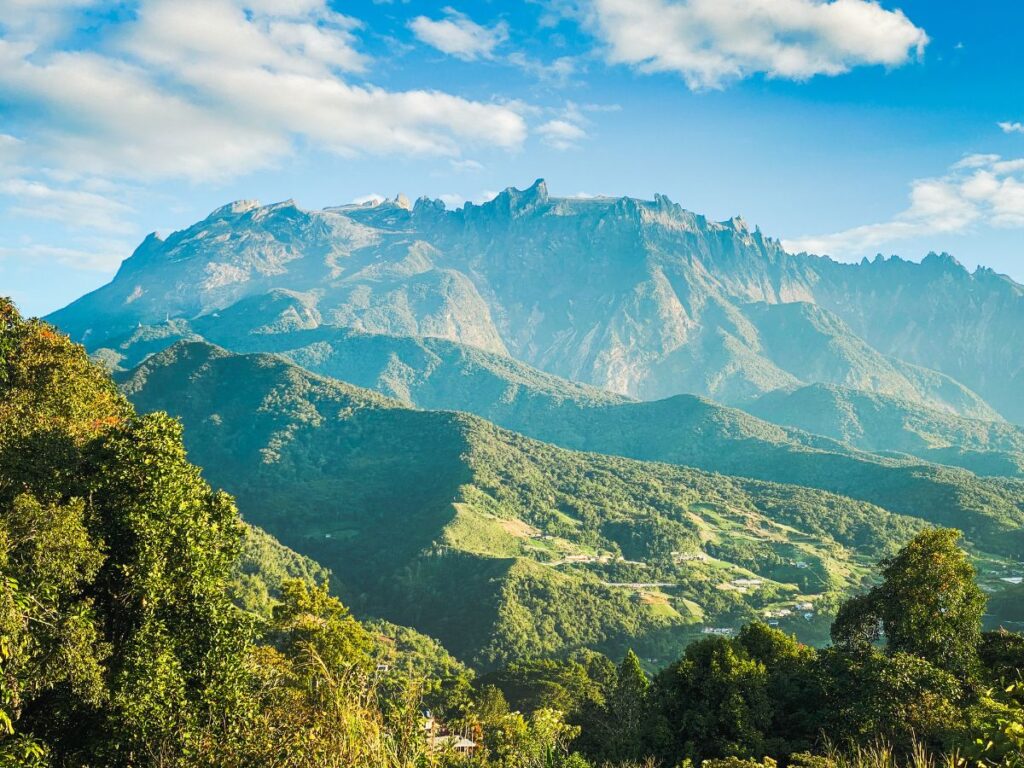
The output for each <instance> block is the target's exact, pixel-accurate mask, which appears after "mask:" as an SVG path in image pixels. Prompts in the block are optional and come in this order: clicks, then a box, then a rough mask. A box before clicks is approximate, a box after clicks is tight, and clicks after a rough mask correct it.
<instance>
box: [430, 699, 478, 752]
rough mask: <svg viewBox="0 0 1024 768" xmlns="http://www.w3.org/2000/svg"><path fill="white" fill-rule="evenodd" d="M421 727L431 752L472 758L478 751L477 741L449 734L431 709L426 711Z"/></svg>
mask: <svg viewBox="0 0 1024 768" xmlns="http://www.w3.org/2000/svg"><path fill="white" fill-rule="evenodd" d="M420 727H421V728H422V729H423V732H424V734H425V735H426V738H427V748H428V749H429V750H430V751H431V752H455V753H457V754H459V755H467V756H472V755H473V754H474V753H475V752H476V750H477V743H476V742H475V741H473V740H472V739H467V738H466V737H465V736H461V735H459V734H457V733H449V731H448V729H447V728H445V727H444V726H443V725H442V724H441V723H439V722H438V721H437V719H436V718H435V717H434V715H433V714H432V713H431V711H430V710H429V709H428V710H424V712H423V718H422V720H421V721H420Z"/></svg>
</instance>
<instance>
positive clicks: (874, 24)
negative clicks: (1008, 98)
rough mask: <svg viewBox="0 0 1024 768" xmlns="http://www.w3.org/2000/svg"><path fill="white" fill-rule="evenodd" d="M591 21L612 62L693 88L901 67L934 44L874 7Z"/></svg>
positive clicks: (617, 14) (602, 5)
mask: <svg viewBox="0 0 1024 768" xmlns="http://www.w3.org/2000/svg"><path fill="white" fill-rule="evenodd" d="M586 17H587V18H588V19H589V23H590V26H591V27H592V28H593V29H594V30H595V33H596V34H597V36H598V37H599V38H600V39H601V40H602V41H603V42H604V43H605V45H606V46H607V59H608V61H609V62H612V63H616V64H628V65H632V66H634V67H636V68H637V69H638V70H640V71H641V72H647V73H653V72H670V73H675V74H678V75H680V76H681V77H682V78H683V79H684V80H685V82H686V83H687V85H688V86H689V87H690V88H692V89H695V90H698V89H707V88H722V87H724V86H725V85H727V84H728V83H730V82H734V81H737V80H742V79H744V78H748V77H751V76H753V75H756V74H763V75H766V76H768V77H774V78H786V79H792V80H807V79H809V78H811V77H814V76H815V75H839V74H842V73H844V72H848V71H850V70H851V69H853V68H854V67H858V66H865V65H869V66H870V65H883V66H887V67H897V66H900V65H902V64H905V63H907V62H908V61H910V60H911V59H912V58H913V57H914V56H921V55H922V54H923V52H924V49H925V46H927V44H928V35H927V34H926V33H925V31H924V30H923V29H920V28H918V27H917V26H915V25H914V24H913V23H912V22H911V21H910V20H909V19H908V18H907V17H906V16H905V15H904V14H903V13H902V12H901V11H889V10H886V9H884V8H883V7H882V6H881V5H879V4H878V3H877V2H872V1H871V0H830V1H826V0H772V2H765V0H592V5H591V6H590V8H589V12H588V13H586Z"/></svg>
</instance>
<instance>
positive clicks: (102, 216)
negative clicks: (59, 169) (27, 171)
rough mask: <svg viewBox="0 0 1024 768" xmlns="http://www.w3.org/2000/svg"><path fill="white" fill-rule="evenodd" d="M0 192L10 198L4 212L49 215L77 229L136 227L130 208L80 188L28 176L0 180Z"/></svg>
mask: <svg viewBox="0 0 1024 768" xmlns="http://www.w3.org/2000/svg"><path fill="white" fill-rule="evenodd" d="M0 196H2V197H7V198H9V199H10V200H11V203H12V204H11V205H10V206H9V207H8V208H7V214H8V215H10V214H14V215H17V216H28V217H31V218H39V219H48V220H51V221H56V222H60V223H61V224H64V225H65V226H71V227H74V228H79V229H95V230H100V231H105V232H121V233H128V232H132V231H134V229H135V227H134V226H132V224H131V223H130V222H129V221H128V219H127V216H128V214H130V213H131V212H132V209H131V208H130V207H129V206H128V205H126V204H124V203H122V202H119V201H117V200H114V199H112V198H110V197H107V196H105V195H102V194H98V193H96V192H90V191H86V190H82V189H62V188H58V187H53V186H50V185H48V184H44V183H42V182H40V181H31V180H28V179H6V180H3V181H0Z"/></svg>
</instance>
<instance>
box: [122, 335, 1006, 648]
mask: <svg viewBox="0 0 1024 768" xmlns="http://www.w3.org/2000/svg"><path fill="white" fill-rule="evenodd" d="M118 378H119V380H120V384H121V387H122V389H123V390H124V391H125V392H126V394H127V395H128V396H129V398H130V399H131V400H132V401H133V403H134V404H135V405H136V407H138V408H139V409H140V410H143V411H148V410H167V411H169V412H170V413H172V414H173V415H177V416H179V417H180V418H181V419H182V421H183V422H184V424H185V427H186V429H185V434H186V436H187V437H186V440H187V443H188V447H189V450H190V455H191V456H192V457H193V459H194V460H196V461H198V462H199V463H201V464H202V465H203V466H205V467H206V471H207V473H208V474H209V476H210V478H211V480H212V481H214V482H216V483H218V484H221V485H223V486H224V487H225V488H226V489H227V490H229V491H230V492H232V493H233V494H235V495H236V497H237V499H238V501H239V505H240V507H241V508H242V509H245V510H246V514H247V516H248V518H249V520H250V521H251V522H253V523H255V524H257V525H260V526H261V527H264V528H266V529H267V530H268V531H269V532H270V533H272V534H274V535H275V536H277V537H278V538H279V539H280V540H281V541H282V542H284V543H285V544H286V545H287V546H290V547H292V548H293V549H295V550H296V551H298V552H301V553H303V554H304V555H307V556H310V557H312V558H314V559H315V560H317V561H318V562H320V563H322V564H324V565H325V566H327V567H329V568H330V569H331V570H332V571H333V572H334V574H335V575H336V576H337V577H338V579H339V581H340V583H341V584H342V585H343V589H344V590H345V591H344V592H343V594H344V596H345V598H346V599H347V601H349V602H351V603H352V604H353V605H354V606H356V607H357V608H358V609H360V610H362V611H365V612H367V613H369V614H374V615H379V616H381V617H383V618H386V619H388V620H391V621H396V622H398V623H402V624H408V625H411V626H414V627H416V628H417V629H419V630H421V631H424V632H427V633H428V634H431V635H434V636H436V637H438V638H439V639H440V640H442V642H444V643H445V645H446V647H448V648H450V649H451V650H452V651H453V652H454V653H455V654H456V655H458V656H461V657H465V658H473V659H475V660H476V661H477V662H478V663H481V664H483V665H484V666H487V665H491V664H495V663H499V662H501V661H504V660H508V659H510V658H514V657H515V656H517V655H521V654H524V653H526V654H536V653H541V652H543V653H560V652H566V651H568V650H571V649H573V648H578V647H584V646H586V647H594V648H598V649H604V650H614V651H621V650H623V649H624V648H625V646H626V645H636V646H637V647H638V648H643V649H644V650H645V651H646V652H647V653H648V654H649V655H654V656H658V655H662V654H663V653H664V652H665V650H666V648H678V647H679V645H681V644H683V643H685V642H686V641H687V640H689V639H690V638H692V637H693V636H694V634H695V633H696V632H699V628H700V626H702V625H706V624H711V623H714V622H726V623H731V622H734V621H735V620H736V619H737V617H740V616H745V615H750V614H751V612H753V611H762V610H771V609H775V608H774V607H775V606H778V607H784V606H791V605H793V604H795V602H796V601H797V600H798V599H805V596H806V595H808V594H811V595H818V596H822V597H820V599H821V601H822V603H821V605H822V607H824V606H826V605H827V604H828V603H829V601H830V600H831V598H829V597H828V595H831V594H834V593H842V592H846V591H848V590H850V589H852V588H854V587H855V586H856V585H857V584H858V583H859V582H860V579H861V578H862V576H863V575H864V573H865V572H864V571H863V569H862V568H863V564H864V563H865V558H873V557H877V556H878V555H879V554H881V553H884V552H886V551H888V550H890V549H891V548H892V547H893V546H895V545H896V544H898V543H899V542H900V541H902V540H904V539H905V538H906V537H907V536H909V535H910V533H911V532H913V531H914V530H916V529H917V527H919V525H920V522H919V521H918V520H915V519H913V518H911V517H909V516H905V515H897V514H893V513H892V512H889V511H886V510H883V509H881V508H880V507H878V506H875V505H872V504H869V503H865V502H859V501H854V500H852V499H849V498H846V497H842V496H838V495H835V494H830V493H826V492H822V491H818V490H812V489H807V488H802V487H798V486H786V485H778V484H773V483H766V482H763V481H757V480H747V479H740V478H735V477H728V476H725V475H719V474H709V473H706V472H701V471H698V470H694V469H689V468H684V467H677V466H670V465H667V464H660V463H653V462H639V461H634V460H628V459H623V458H616V457H612V456H603V455H598V454H590V453H580V452H575V451H569V450H565V449H561V448H557V447H555V446H552V445H548V444H545V443H541V442H537V441H535V440H531V439H529V438H526V437H523V436H520V435H517V434H515V433H513V432H509V431H506V430H504V429H501V428H498V427H496V426H494V425H492V424H490V423H488V422H486V421H484V420H482V419H480V418H477V417H475V416H471V415H468V414H461V413H453V412H446V411H419V410H412V409H409V408H406V407H403V406H402V405H401V404H400V403H398V402H397V401H394V400H391V399H387V398H384V397H382V396H380V395H378V394H376V393H372V392H369V391H366V390H363V389H359V388H356V387H352V386H350V385H346V384H343V383H340V382H337V381H334V380H332V379H328V378H324V377H321V376H317V375H315V374H312V373H310V372H308V371H305V370H303V369H301V368H298V367H296V366H294V365H291V364H289V363H287V362H286V361H284V360H282V359H281V358H278V357H275V356H271V355H265V354H252V355H233V354H230V353H228V352H226V351H224V350H222V349H219V348H217V347H214V346H211V345H208V344H203V343H198V342H182V343H179V344H176V345H174V346H173V347H171V348H170V349H167V350H165V351H163V352H161V353H159V354H157V355H154V356H152V357H150V358H149V359H147V360H146V362H144V363H143V364H141V365H140V366H138V367H137V368H136V369H134V370H133V371H131V372H127V373H122V374H120V375H119V377H118ZM747 418H748V419H749V418H751V417H747ZM751 420H752V421H756V420H753V419H751ZM776 429H778V428H776ZM961 474H962V475H964V476H967V477H971V476H969V475H968V474H967V473H961ZM894 481H895V479H894ZM900 482H902V480H900ZM918 494H919V498H921V499H922V500H924V499H927V493H926V492H924V491H922V490H921V489H918ZM965 495H967V494H965ZM996 498H998V496H996ZM1004 511H1005V509H1004ZM932 512H933V509H932V508H931V506H930V505H928V504H926V505H922V510H921V514H922V515H925V516H927V515H930V514H931V513H932ZM1018 512H1019V510H1018ZM962 513H963V515H965V516H967V517H969V518H970V520H969V521H967V520H966V518H965V522H967V524H965V525H964V527H965V528H968V529H972V530H974V531H975V533H976V536H975V540H976V541H983V542H984V543H985V545H986V546H987V545H988V543H989V542H991V543H992V544H993V545H994V546H996V547H999V548H1000V550H997V551H1001V550H1002V549H1004V548H1008V550H1013V551H1014V552H1016V551H1019V548H1020V546H1021V542H1020V541H1019V540H1018V539H1017V538H1014V537H1019V535H1020V530H1021V528H1020V523H1019V521H1016V522H1014V523H1013V524H1012V525H1008V526H1007V525H1005V523H1004V522H1001V521H1000V518H999V514H998V513H996V512H994V511H993V510H990V509H988V508H987V507H985V508H975V506H973V505H972V504H965V506H964V509H963V510H962ZM398 530H400V531H401V535H400V536H395V535H394V534H395V532H396V531H398ZM745 580H751V581H745ZM809 599H812V600H813V599H815V598H813V597H812V598H809ZM794 629H797V630H800V631H802V632H804V633H808V632H811V633H813V632H815V631H817V632H820V631H821V626H820V625H815V624H813V623H812V624H807V623H805V622H803V620H801V624H799V625H797V626H794ZM820 637H821V636H820V635H819V639H820Z"/></svg>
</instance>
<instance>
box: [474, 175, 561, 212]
mask: <svg viewBox="0 0 1024 768" xmlns="http://www.w3.org/2000/svg"><path fill="white" fill-rule="evenodd" d="M547 201H548V185H547V183H545V181H544V179H537V180H536V181H534V182H533V184H531V185H530V186H529V187H527V188H526V189H517V188H515V187H506V188H505V189H504V190H503V191H502V192H501V193H499V194H498V196H497V197H495V198H494V199H493V200H489V201H488V202H486V203H484V204H483V205H481V206H480V207H481V208H490V209H500V210H505V211H507V212H508V213H510V214H520V213H525V212H526V211H529V210H532V209H534V208H536V207H537V206H538V205H543V204H544V203H546V202H547Z"/></svg>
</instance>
